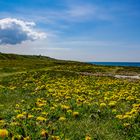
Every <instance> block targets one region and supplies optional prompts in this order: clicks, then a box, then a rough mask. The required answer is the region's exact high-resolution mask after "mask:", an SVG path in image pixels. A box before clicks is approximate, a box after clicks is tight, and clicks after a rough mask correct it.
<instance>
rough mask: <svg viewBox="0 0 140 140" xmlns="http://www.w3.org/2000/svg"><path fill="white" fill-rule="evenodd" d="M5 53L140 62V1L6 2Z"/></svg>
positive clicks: (2, 6)
mask: <svg viewBox="0 0 140 140" xmlns="http://www.w3.org/2000/svg"><path fill="white" fill-rule="evenodd" d="M29 23H30V25H29ZM14 35H15V36H14ZM9 38H10V39H9ZM0 52H6V53H18V54H42V55H47V56H51V57H54V58H59V59H70V60H79V61H140V55H139V54H140V0H0Z"/></svg>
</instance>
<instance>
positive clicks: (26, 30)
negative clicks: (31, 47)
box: [0, 18, 46, 45]
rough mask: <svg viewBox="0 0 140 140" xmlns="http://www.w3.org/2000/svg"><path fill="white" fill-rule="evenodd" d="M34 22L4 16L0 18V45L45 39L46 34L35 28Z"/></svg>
mask: <svg viewBox="0 0 140 140" xmlns="http://www.w3.org/2000/svg"><path fill="white" fill-rule="evenodd" d="M34 26H35V23H34V22H27V21H23V20H19V19H15V18H4V19H1V20H0V45H1V44H12V45H15V44H20V43H22V42H24V41H27V40H30V41H34V40H37V39H43V38H45V37H46V34H45V33H43V32H38V31H35V30H34V29H33V27H34Z"/></svg>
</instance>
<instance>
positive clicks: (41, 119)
mask: <svg viewBox="0 0 140 140" xmlns="http://www.w3.org/2000/svg"><path fill="white" fill-rule="evenodd" d="M36 120H37V121H46V120H47V119H46V118H44V117H41V116H39V117H37V119H36Z"/></svg>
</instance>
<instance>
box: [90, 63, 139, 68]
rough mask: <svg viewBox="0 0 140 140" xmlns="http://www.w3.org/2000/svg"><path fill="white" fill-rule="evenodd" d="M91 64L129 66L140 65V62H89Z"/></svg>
mask: <svg viewBox="0 0 140 140" xmlns="http://www.w3.org/2000/svg"><path fill="white" fill-rule="evenodd" d="M88 63H90V64H96V65H103V66H127V67H140V62H88Z"/></svg>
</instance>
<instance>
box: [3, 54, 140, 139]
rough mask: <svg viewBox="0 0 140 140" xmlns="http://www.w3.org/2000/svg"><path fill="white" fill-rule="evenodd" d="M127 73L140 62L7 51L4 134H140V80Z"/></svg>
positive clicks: (13, 136) (131, 136)
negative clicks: (115, 63)
mask: <svg viewBox="0 0 140 140" xmlns="http://www.w3.org/2000/svg"><path fill="white" fill-rule="evenodd" d="M9 57H10V59H9ZM11 58H12V59H11ZM124 73H125V74H127V75H135V74H140V68H129V67H105V66H94V65H90V64H85V63H80V62H72V61H60V60H55V59H50V58H44V57H35V56H34V57H33V56H28V57H27V56H26V57H25V56H17V55H6V54H1V55H0V140H3V139H5V140H11V139H12V140H47V139H48V140H138V139H140V80H135V79H133V80H132V79H117V78H114V77H113V75H114V74H124Z"/></svg>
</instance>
